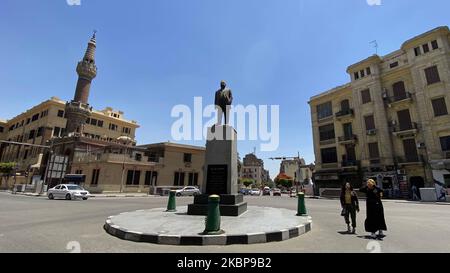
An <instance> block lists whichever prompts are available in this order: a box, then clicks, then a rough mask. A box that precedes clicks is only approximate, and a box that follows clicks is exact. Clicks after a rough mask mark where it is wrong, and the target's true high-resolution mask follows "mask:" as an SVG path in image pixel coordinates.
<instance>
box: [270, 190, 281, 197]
mask: <svg viewBox="0 0 450 273" xmlns="http://www.w3.org/2000/svg"><path fill="white" fill-rule="evenodd" d="M272 195H273V196H281V190H280V189H277V188H275V189H272Z"/></svg>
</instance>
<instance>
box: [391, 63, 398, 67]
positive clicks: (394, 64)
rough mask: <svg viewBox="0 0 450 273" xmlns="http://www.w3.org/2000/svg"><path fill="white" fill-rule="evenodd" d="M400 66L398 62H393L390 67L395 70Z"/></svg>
mask: <svg viewBox="0 0 450 273" xmlns="http://www.w3.org/2000/svg"><path fill="white" fill-rule="evenodd" d="M397 66H398V62H393V63H391V64H390V65H389V67H390V68H395V67H397Z"/></svg>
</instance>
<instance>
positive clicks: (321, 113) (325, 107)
mask: <svg viewBox="0 0 450 273" xmlns="http://www.w3.org/2000/svg"><path fill="white" fill-rule="evenodd" d="M332 115H333V107H332V104H331V101H329V102H326V103H323V104H320V105H317V118H318V119H323V118H326V117H329V116H332Z"/></svg>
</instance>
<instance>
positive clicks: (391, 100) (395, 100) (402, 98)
mask: <svg viewBox="0 0 450 273" xmlns="http://www.w3.org/2000/svg"><path fill="white" fill-rule="evenodd" d="M387 101H388V105H389V107H392V106H393V105H395V104H399V103H402V102H408V103H409V102H412V95H411V93H409V92H405V94H402V95H399V96H392V97H388V100H387Z"/></svg>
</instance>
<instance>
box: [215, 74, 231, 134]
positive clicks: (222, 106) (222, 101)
mask: <svg viewBox="0 0 450 273" xmlns="http://www.w3.org/2000/svg"><path fill="white" fill-rule="evenodd" d="M226 87H227V84H226V83H225V81H221V82H220V89H219V90H217V92H216V97H215V100H214V104H215V105H216V108H217V110H218V113H217V125H221V124H222V114H223V115H224V118H225V125H228V122H229V116H230V106H231V103H232V102H233V94H232V93H231V90H230V89H229V88H226Z"/></svg>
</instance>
